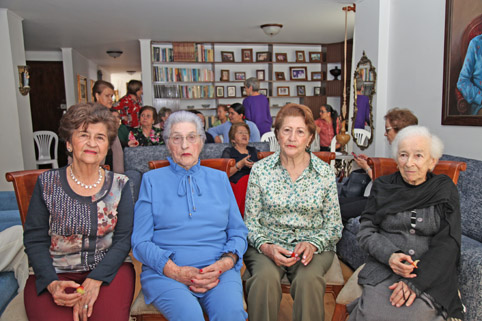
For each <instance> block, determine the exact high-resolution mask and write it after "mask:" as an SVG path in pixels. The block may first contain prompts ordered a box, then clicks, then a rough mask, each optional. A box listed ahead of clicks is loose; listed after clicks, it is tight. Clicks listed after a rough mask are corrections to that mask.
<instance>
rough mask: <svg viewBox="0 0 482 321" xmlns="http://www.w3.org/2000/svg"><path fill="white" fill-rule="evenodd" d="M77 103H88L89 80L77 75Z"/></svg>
mask: <svg viewBox="0 0 482 321" xmlns="http://www.w3.org/2000/svg"><path fill="white" fill-rule="evenodd" d="M77 102H78V103H86V102H87V78H86V77H84V76H81V75H77Z"/></svg>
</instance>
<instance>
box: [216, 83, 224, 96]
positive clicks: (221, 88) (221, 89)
mask: <svg viewBox="0 0 482 321" xmlns="http://www.w3.org/2000/svg"><path fill="white" fill-rule="evenodd" d="M216 97H217V98H220V97H224V86H216Z"/></svg>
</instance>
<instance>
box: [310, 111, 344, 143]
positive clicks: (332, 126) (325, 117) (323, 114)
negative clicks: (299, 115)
mask: <svg viewBox="0 0 482 321" xmlns="http://www.w3.org/2000/svg"><path fill="white" fill-rule="evenodd" d="M315 125H316V129H317V131H318V134H319V135H320V151H328V152H329V151H330V145H331V140H332V139H333V137H334V136H335V135H336V134H338V133H339V132H340V120H339V118H338V113H337V112H336V110H334V109H333V107H331V106H330V105H328V104H326V105H323V106H321V108H320V118H318V119H317V120H315ZM338 147H340V145H339V144H338V143H337V144H336V148H338Z"/></svg>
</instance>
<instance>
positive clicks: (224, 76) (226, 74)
mask: <svg viewBox="0 0 482 321" xmlns="http://www.w3.org/2000/svg"><path fill="white" fill-rule="evenodd" d="M221 81H229V70H227V69H221Z"/></svg>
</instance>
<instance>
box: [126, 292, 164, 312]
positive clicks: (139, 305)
mask: <svg viewBox="0 0 482 321" xmlns="http://www.w3.org/2000/svg"><path fill="white" fill-rule="evenodd" d="M141 314H161V312H159V310H157V309H156V307H155V306H153V305H152V304H146V302H145V301H144V293H142V291H139V295H138V296H137V298H136V300H135V301H134V303H133V304H132V306H131V315H141Z"/></svg>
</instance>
